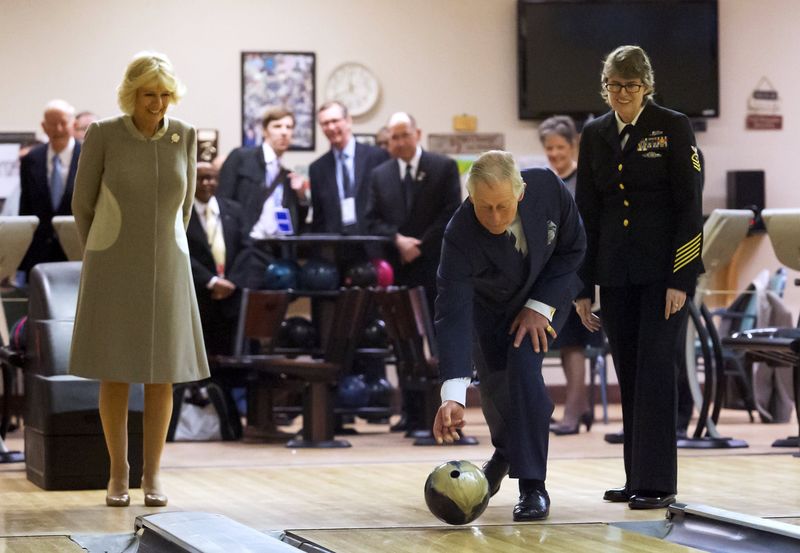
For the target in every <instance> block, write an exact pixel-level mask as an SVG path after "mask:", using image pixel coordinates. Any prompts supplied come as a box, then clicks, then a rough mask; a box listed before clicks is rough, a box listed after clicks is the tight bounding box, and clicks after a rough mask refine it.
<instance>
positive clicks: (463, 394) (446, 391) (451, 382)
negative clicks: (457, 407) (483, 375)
mask: <svg viewBox="0 0 800 553" xmlns="http://www.w3.org/2000/svg"><path fill="white" fill-rule="evenodd" d="M470 382H472V379H471V378H466V377H465V378H450V379H448V380H445V381H444V382H442V403H444V402H445V401H455V402H456V403H460V404H461V405H463V406H465V407H466V405H467V387H468V386H469V383H470Z"/></svg>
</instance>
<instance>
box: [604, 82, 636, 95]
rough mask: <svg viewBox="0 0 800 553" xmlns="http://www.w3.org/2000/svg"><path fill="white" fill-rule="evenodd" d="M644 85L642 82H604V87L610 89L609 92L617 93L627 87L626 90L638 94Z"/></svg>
mask: <svg viewBox="0 0 800 553" xmlns="http://www.w3.org/2000/svg"><path fill="white" fill-rule="evenodd" d="M643 86H644V85H643V84H641V83H627V84H620V83H603V88H605V89H606V90H608V91H609V92H613V93H614V94H617V93H619V92H622V89H623V88H624V89H625V92H628V93H630V94H636V93H637V92H639V91H640V90H641V89H642V87H643Z"/></svg>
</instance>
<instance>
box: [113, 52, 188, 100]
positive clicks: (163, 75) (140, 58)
mask: <svg viewBox="0 0 800 553" xmlns="http://www.w3.org/2000/svg"><path fill="white" fill-rule="evenodd" d="M154 81H155V82H157V83H158V84H160V85H162V86H163V87H164V88H166V89H167V91H168V92H169V93H170V96H171V100H170V103H171V104H177V103H178V102H180V100H181V98H183V95H184V94H185V93H186V87H185V86H184V85H183V83H182V82H181V81H180V80H178V77H176V76H175V71H174V69H173V68H172V62H171V61H169V58H168V57H167V56H166V55H165V54H161V53H159V52H139V53H138V54H136V55H135V56H133V59H132V60H131V62H130V63H129V64H128V67H127V68H126V69H125V76H124V77H123V78H122V83H120V85H119V87H117V103H118V104H119V107H120V109H121V110H122V112H123V113H125V114H127V115H132V114H133V110H134V107H135V105H136V91H137V90H139V89H140V88H141V87H143V86H146V85H148V84H150V83H152V82H154Z"/></svg>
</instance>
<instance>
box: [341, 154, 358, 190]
mask: <svg viewBox="0 0 800 553" xmlns="http://www.w3.org/2000/svg"><path fill="white" fill-rule="evenodd" d="M339 162H340V163H341V166H342V192H344V197H345V198H352V197H353V196H355V194H354V193H353V192H354V191H353V183H352V182H351V181H350V171H348V170H347V154H346V153H344V152H342V153H341V154H339Z"/></svg>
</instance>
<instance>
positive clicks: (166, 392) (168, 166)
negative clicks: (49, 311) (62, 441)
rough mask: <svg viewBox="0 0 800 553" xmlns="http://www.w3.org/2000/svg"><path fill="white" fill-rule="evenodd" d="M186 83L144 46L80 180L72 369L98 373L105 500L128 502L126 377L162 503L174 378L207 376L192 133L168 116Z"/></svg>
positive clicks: (96, 127) (152, 498)
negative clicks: (194, 240)
mask: <svg viewBox="0 0 800 553" xmlns="http://www.w3.org/2000/svg"><path fill="white" fill-rule="evenodd" d="M182 92H183V86H182V85H181V83H180V82H179V81H178V80H177V78H176V77H175V75H174V73H173V70H172V65H171V63H170V62H169V60H168V59H167V58H166V56H164V55H163V54H158V53H153V52H142V53H140V54H137V55H136V56H135V57H134V59H133V61H131V63H130V65H128V68H127V70H126V72H125V77H124V80H123V82H122V84H121V85H120V87H119V105H120V107H121V108H122V111H123V113H124V115H122V116H119V117H114V118H110V119H105V120H102V121H98V122H96V123H92V124H91V126H90V127H89V130H88V132H87V134H86V140H85V142H84V144H83V151H82V153H81V157H80V161H79V164H78V173H77V176H76V179H75V192H74V196H73V200H72V211H73V213H74V215H75V222H76V223H77V227H78V232H79V234H80V237H81V241H82V242H83V245H84V257H83V271H82V273H81V287H80V294H79V297H78V310H77V313H76V316H75V331H74V335H73V340H72V352H71V357H70V372H71V373H72V374H75V375H78V376H83V377H87V378H97V379H99V380H101V384H100V417H101V419H102V422H103V432H104V435H105V439H106V445H107V446H108V451H109V456H110V459H111V471H110V479H109V482H108V490H107V495H106V504H107V505H109V506H127V505H128V504H129V503H130V496H129V495H128V471H129V466H128V459H127V458H128V455H127V449H128V433H127V415H128V389H129V386H130V383H132V382H143V383H144V385H145V400H144V464H143V475H142V491H143V492H144V502H145V505H148V506H163V505H166V504H167V497H166V496H165V495H164V493H163V488H162V486H161V482H160V480H159V468H160V461H161V452H162V451H163V449H164V442H165V439H166V434H167V428H168V425H169V419H170V415H171V413H172V383H173V382H186V381H192V380H199V379H202V378H206V377H208V376H209V372H208V364H207V362H206V356H205V349H204V347H203V334H202V330H201V327H200V318H199V316H198V311H197V300H196V297H195V293H194V288H193V285H192V278H191V268H190V261H189V249H188V246H187V241H186V226H187V225H188V223H189V216H190V214H191V209H192V198H193V196H194V188H195V161H196V158H195V155H196V149H197V144H196V136H195V130H194V128H192V127H191V126H189V125H187V124H186V123H183V122H182V121H179V120H177V119H171V118H167V116H166V112H167V108H168V107H169V106H170V104H173V103H176V102H177V101H178V100H179V99H180V97H181V95H182Z"/></svg>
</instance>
